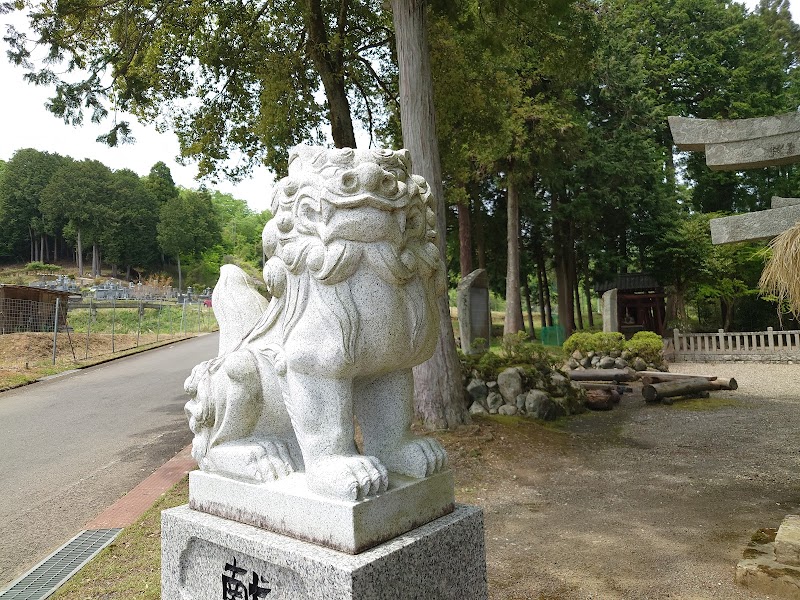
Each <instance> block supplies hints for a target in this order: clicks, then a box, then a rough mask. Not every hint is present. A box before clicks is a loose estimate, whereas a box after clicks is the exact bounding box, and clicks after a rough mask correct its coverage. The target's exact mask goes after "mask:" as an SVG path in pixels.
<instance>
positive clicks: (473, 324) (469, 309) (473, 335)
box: [456, 269, 492, 354]
mask: <svg viewBox="0 0 800 600" xmlns="http://www.w3.org/2000/svg"><path fill="white" fill-rule="evenodd" d="M456 306H458V329H459V333H460V338H461V350H462V351H463V352H464V354H480V353H482V352H486V351H487V350H488V349H489V343H490V341H491V339H492V313H491V309H490V306H489V276H488V275H487V273H486V269H477V270H475V271H473V272H472V273H470V274H469V275H467V276H466V277H464V279H462V280H461V281H460V282H459V284H458V288H457V289H456ZM476 340H477V342H478V343H476Z"/></svg>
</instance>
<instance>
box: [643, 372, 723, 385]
mask: <svg viewBox="0 0 800 600" xmlns="http://www.w3.org/2000/svg"><path fill="white" fill-rule="evenodd" d="M638 375H639V377H641V378H642V379H644V378H645V377H654V378H657V379H659V381H657V382H656V383H663V382H665V381H672V380H673V379H686V378H687V377H701V378H702V379H708V380H709V381H714V380H715V379H716V378H717V376H716V375H685V374H683V373H665V372H663V371H639V373H638Z"/></svg>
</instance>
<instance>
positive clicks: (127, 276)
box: [125, 265, 131, 281]
mask: <svg viewBox="0 0 800 600" xmlns="http://www.w3.org/2000/svg"><path fill="white" fill-rule="evenodd" d="M130 280H131V266H130V265H128V266H127V267H125V281H130Z"/></svg>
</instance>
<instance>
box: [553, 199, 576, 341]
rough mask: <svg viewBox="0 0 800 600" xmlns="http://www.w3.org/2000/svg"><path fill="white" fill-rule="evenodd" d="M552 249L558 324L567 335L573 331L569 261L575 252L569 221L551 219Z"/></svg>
mask: <svg viewBox="0 0 800 600" xmlns="http://www.w3.org/2000/svg"><path fill="white" fill-rule="evenodd" d="M554 202H555V203H557V202H558V201H557V200H554ZM554 212H555V211H554ZM553 251H554V252H553V259H554V260H553V262H554V265H555V272H556V289H557V290H558V324H559V325H560V326H561V327H562V328H563V329H564V335H565V336H566V337H569V336H570V335H571V334H572V332H573V331H575V321H574V310H573V302H572V277H571V276H570V261H571V259H572V257H573V256H574V255H575V253H574V252H573V249H572V245H571V244H570V243H569V223H567V222H565V221H563V220H562V219H556V218H554V219H553Z"/></svg>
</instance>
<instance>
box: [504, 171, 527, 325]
mask: <svg viewBox="0 0 800 600" xmlns="http://www.w3.org/2000/svg"><path fill="white" fill-rule="evenodd" d="M508 171H509V172H508V188H507V196H508V206H507V209H506V210H507V212H508V221H507V227H506V242H507V245H508V256H507V258H506V319H505V323H504V324H503V335H504V336H505V335H510V334H514V333H517V332H518V331H521V330H522V329H524V325H523V323H522V299H521V298H520V281H519V190H518V189H517V185H516V183H515V182H514V177H513V174H514V173H513V171H514V168H513V166H512V167H511V168H509V170H508Z"/></svg>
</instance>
